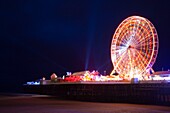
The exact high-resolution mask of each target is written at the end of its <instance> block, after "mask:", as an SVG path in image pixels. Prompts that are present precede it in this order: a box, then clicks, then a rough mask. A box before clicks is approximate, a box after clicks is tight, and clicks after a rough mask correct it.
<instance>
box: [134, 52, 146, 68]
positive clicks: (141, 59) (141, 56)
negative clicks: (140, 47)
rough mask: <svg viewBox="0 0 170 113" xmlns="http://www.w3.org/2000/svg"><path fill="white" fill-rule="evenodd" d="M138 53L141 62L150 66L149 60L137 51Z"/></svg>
mask: <svg viewBox="0 0 170 113" xmlns="http://www.w3.org/2000/svg"><path fill="white" fill-rule="evenodd" d="M136 52H137V54H138V58H139V61H140V62H143V64H144V65H146V66H147V65H148V64H147V62H149V61H148V59H146V58H145V57H144V55H143V54H142V53H140V52H139V51H136Z"/></svg>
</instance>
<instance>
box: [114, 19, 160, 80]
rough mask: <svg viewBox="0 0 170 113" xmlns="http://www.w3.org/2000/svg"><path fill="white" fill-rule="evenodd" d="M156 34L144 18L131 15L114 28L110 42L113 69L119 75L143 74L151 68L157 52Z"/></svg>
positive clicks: (151, 25)
mask: <svg viewBox="0 0 170 113" xmlns="http://www.w3.org/2000/svg"><path fill="white" fill-rule="evenodd" d="M158 46H159V41H158V35H157V32H156V29H155V27H154V26H153V24H152V23H151V22H150V21H149V20H148V19H146V18H143V17H140V16H131V17H128V18H126V19H125V20H124V21H123V22H122V23H121V24H120V25H119V26H118V28H117V29H116V31H115V34H114V35H113V39H112V43H111V60H112V63H113V67H114V69H113V71H112V72H111V74H113V73H114V71H115V70H116V71H117V72H118V73H119V74H121V75H124V76H126V75H129V76H131V78H132V76H134V74H138V75H145V74H146V73H147V72H149V71H150V70H151V69H152V66H153V64H154V62H155V60H156V57H157V53H158Z"/></svg>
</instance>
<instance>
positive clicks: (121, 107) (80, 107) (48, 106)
mask: <svg viewBox="0 0 170 113" xmlns="http://www.w3.org/2000/svg"><path fill="white" fill-rule="evenodd" d="M169 112H170V107H168V106H155V105H138V104H126V103H97V102H81V101H71V100H61V99H59V98H57V97H51V96H48V95H32V94H16V95H1V96H0V113H169Z"/></svg>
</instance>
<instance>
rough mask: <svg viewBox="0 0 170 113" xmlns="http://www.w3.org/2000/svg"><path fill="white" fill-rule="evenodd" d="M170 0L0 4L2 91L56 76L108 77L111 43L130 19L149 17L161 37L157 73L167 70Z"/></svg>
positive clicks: (18, 1)
mask: <svg viewBox="0 0 170 113" xmlns="http://www.w3.org/2000/svg"><path fill="white" fill-rule="evenodd" d="M169 6H170V2H169V0H141V1H137V0H136V1H135V0H134V1H133V0H128V1H125V0H122V1H121V0H117V1H114V0H1V1H0V66H1V67H0V77H1V81H2V82H1V84H0V85H1V86H2V87H4V84H5V82H6V81H8V82H9V83H10V84H11V85H15V84H21V83H23V82H26V81H29V80H34V79H38V78H40V77H43V76H45V77H46V78H49V76H50V74H52V73H53V72H55V73H56V74H57V75H61V74H65V72H66V71H71V72H75V71H83V70H85V69H89V70H93V69H97V70H99V71H100V72H101V73H103V70H107V72H108V73H110V71H111V69H112V64H111V61H110V44H111V40H112V35H113V34H114V32H115V30H116V28H117V27H118V25H119V24H120V23H121V22H122V21H123V20H124V19H125V18H127V17H128V16H132V15H139V16H143V17H145V18H148V19H149V20H150V21H151V22H152V23H153V24H154V26H155V27H156V29H157V32H158V36H159V41H160V43H159V44H160V45H159V53H158V57H157V60H156V63H155V65H154V67H153V68H154V69H155V70H161V69H162V67H164V69H168V68H170V65H169V64H170V53H169V48H170V43H169V41H170V33H169V30H170V29H169V26H170V22H169V20H170V7H169Z"/></svg>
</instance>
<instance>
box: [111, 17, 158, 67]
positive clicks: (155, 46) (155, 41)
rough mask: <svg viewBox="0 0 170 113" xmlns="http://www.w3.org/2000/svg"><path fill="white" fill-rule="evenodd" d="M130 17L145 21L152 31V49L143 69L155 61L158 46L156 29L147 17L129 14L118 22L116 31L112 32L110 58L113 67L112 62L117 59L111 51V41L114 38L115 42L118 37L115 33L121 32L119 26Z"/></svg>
mask: <svg viewBox="0 0 170 113" xmlns="http://www.w3.org/2000/svg"><path fill="white" fill-rule="evenodd" d="M132 18H136V19H141V20H143V21H144V22H146V23H147V25H149V28H150V31H151V32H152V41H153V47H152V49H153V51H152V53H151V56H150V59H149V61H148V63H147V65H146V66H145V70H146V69H147V68H151V67H152V66H153V64H154V63H155V61H156V58H157V53H158V48H159V43H158V34H157V31H156V29H155V27H154V25H153V24H152V23H151V22H150V21H149V20H148V19H146V18H143V17H140V16H130V17H128V18H126V19H125V20H123V21H122V22H121V23H120V25H119V26H118V27H117V29H116V31H115V33H114V35H113V38H112V43H111V60H112V63H113V66H114V67H115V63H114V62H115V60H117V59H116V58H114V56H115V55H113V53H112V48H113V47H112V46H113V41H114V40H116V42H115V44H117V41H118V40H117V39H118V37H119V36H117V35H120V32H121V30H120V29H121V27H122V26H123V25H124V24H125V23H126V24H128V23H127V21H129V20H131V19H132ZM114 46H116V45H114ZM155 48H156V49H155ZM115 57H116V56H115Z"/></svg>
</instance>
